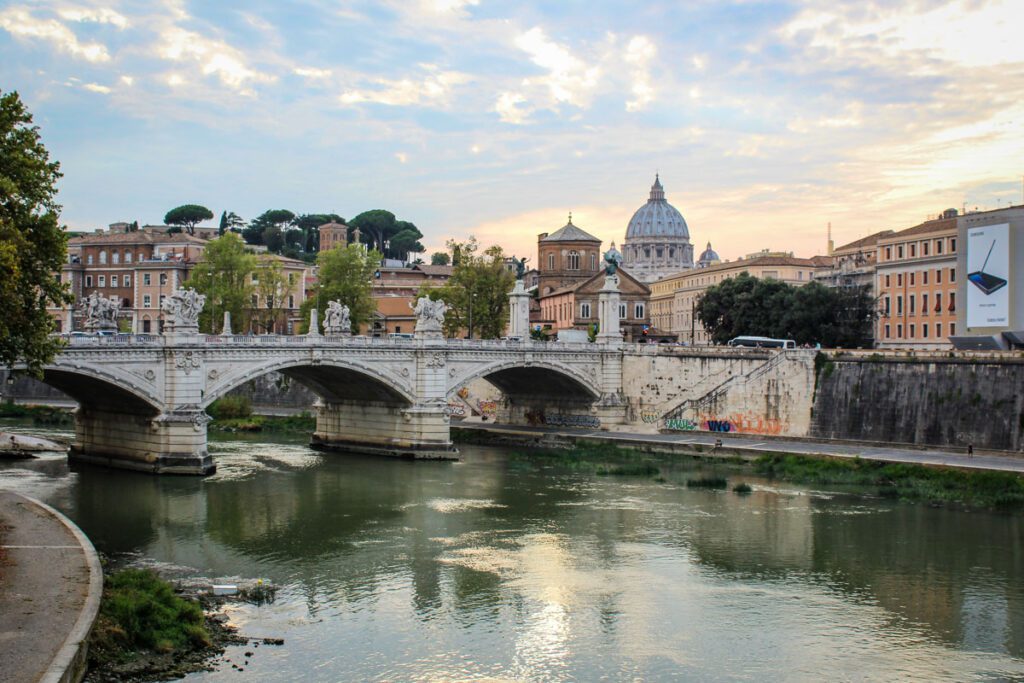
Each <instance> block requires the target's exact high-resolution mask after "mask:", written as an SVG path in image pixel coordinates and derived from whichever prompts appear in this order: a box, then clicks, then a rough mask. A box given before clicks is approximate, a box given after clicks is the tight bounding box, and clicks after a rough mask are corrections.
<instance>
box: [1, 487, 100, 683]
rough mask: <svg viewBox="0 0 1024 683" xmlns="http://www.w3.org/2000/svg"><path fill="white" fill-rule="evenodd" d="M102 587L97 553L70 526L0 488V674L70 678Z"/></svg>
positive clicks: (8, 680) (80, 663) (77, 671)
mask: <svg viewBox="0 0 1024 683" xmlns="http://www.w3.org/2000/svg"><path fill="white" fill-rule="evenodd" d="M102 591H103V574H102V570H101V568H100V563H99V558H98V557H97V556H96V551H95V550H94V549H93V547H92V544H91V543H90V542H89V539H87V538H86V537H85V535H84V534H83V533H82V532H81V530H79V529H78V527H77V526H75V525H74V524H73V523H72V522H71V521H70V520H68V519H67V518H66V517H64V515H62V514H60V513H59V512H57V511H56V510H54V509H53V508H51V507H49V506H48V505H44V504H43V503H40V502H39V501H36V500H33V499H31V498H27V497H25V496H22V495H20V494H17V493H13V492H11V491H0V681H2V682H3V683H15V682H17V683H21V682H22V681H24V682H26V683H28V682H29V681H45V682H53V683H57V682H62V681H78V680H79V679H80V678H81V676H82V674H83V673H84V672H85V654H86V651H85V641H86V639H87V638H88V635H89V631H90V629H91V628H92V625H93V622H94V621H95V620H96V614H97V612H98V610H99V603H100V595H101V593H102Z"/></svg>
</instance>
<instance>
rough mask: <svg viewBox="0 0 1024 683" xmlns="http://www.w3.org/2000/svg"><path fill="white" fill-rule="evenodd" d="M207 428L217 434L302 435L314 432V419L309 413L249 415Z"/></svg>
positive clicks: (227, 419) (214, 422)
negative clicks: (264, 433) (262, 433)
mask: <svg viewBox="0 0 1024 683" xmlns="http://www.w3.org/2000/svg"><path fill="white" fill-rule="evenodd" d="M209 428H210V429H212V430H214V431H218V432H270V433H275V434H278V433H282V434H283V433H296V434H299V433H302V434H310V433H312V432H314V431H316V418H315V417H313V416H312V415H310V414H309V413H302V414H300V415H250V416H249V417H235V418H223V419H215V420H214V421H213V422H211V423H210V425H209Z"/></svg>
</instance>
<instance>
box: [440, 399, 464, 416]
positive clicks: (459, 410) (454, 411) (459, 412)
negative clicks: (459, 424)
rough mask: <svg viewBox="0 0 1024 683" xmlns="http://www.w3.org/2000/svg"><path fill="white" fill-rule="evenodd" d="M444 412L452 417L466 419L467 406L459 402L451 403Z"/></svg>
mask: <svg viewBox="0 0 1024 683" xmlns="http://www.w3.org/2000/svg"><path fill="white" fill-rule="evenodd" d="M444 412H445V413H447V414H448V415H449V416H451V417H465V416H466V406H464V405H462V404H461V403H458V402H457V401H450V402H449V403H448V407H447V408H445V411H444Z"/></svg>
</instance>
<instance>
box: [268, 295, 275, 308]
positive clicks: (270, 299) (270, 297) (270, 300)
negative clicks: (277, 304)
mask: <svg viewBox="0 0 1024 683" xmlns="http://www.w3.org/2000/svg"><path fill="white" fill-rule="evenodd" d="M273 307H274V295H273V294H268V295H267V308H273Z"/></svg>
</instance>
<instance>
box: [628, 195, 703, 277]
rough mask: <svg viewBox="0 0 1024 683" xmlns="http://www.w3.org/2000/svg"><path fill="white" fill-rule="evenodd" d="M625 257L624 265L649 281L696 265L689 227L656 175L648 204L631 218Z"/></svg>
mask: <svg viewBox="0 0 1024 683" xmlns="http://www.w3.org/2000/svg"><path fill="white" fill-rule="evenodd" d="M622 256H623V266H624V267H625V268H626V269H627V270H629V272H630V273H632V274H633V275H634V276H635V277H636V278H638V279H640V280H642V281H643V282H646V283H651V282H655V281H657V280H660V279H661V278H664V277H668V276H669V275H672V274H673V273H677V272H679V271H681V270H686V269H689V268H693V246H692V245H691V244H690V229H689V227H687V225H686V220H684V219H683V215H682V214H681V213H679V210H678V209H676V207H674V206H672V205H671V204H669V203H668V200H666V199H665V189H664V188H663V187H662V185H661V178H660V177H658V176H657V175H655V177H654V184H653V185H652V186H651V194H650V196H649V197H648V199H647V203H646V204H644V205H643V206H641V207H640V208H639V209H637V210H636V212H635V213H634V214H633V217H632V218H631V219H630V220H629V225H628V226H627V227H626V239H625V241H624V242H623V243H622Z"/></svg>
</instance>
